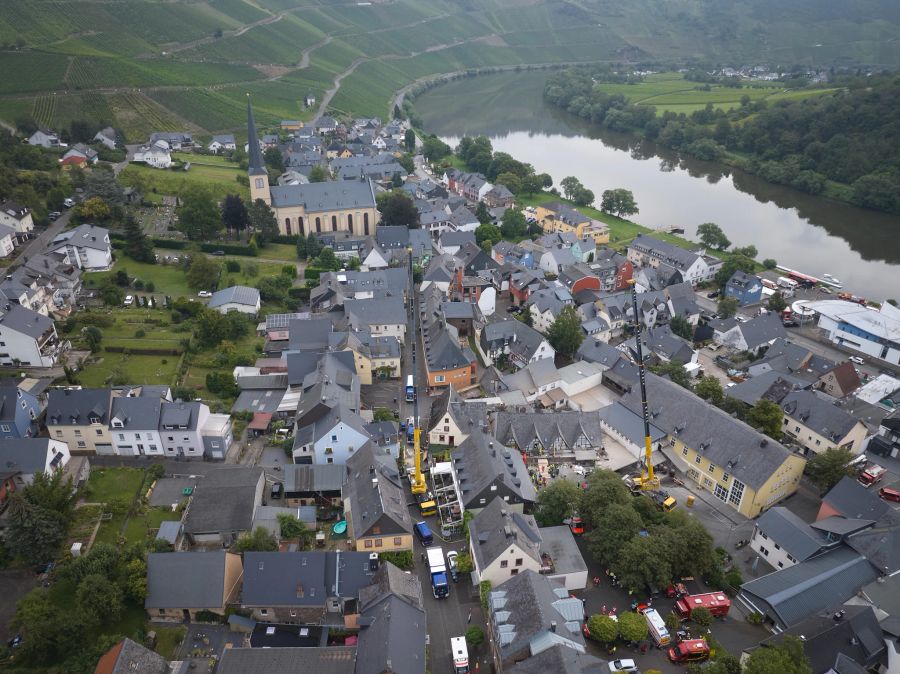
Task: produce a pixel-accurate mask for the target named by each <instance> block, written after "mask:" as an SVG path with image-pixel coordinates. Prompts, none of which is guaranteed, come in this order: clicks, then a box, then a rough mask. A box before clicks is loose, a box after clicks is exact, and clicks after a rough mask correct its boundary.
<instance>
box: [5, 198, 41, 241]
mask: <svg viewBox="0 0 900 674" xmlns="http://www.w3.org/2000/svg"><path fill="white" fill-rule="evenodd" d="M0 225H8V226H10V227H12V228H13V229H14V230H15V231H16V234H17V235H18V238H19V239H22V238H25V237H24V236H22V235H26V234H28V232H30V231H32V230H33V229H34V220H33V219H32V217H31V211H30V210H29V209H28V207H27V206H22V205H21V204H17V203H16V202H14V201H6V202H4V203H3V204H2V205H0Z"/></svg>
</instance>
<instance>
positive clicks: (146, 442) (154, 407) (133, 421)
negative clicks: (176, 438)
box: [109, 395, 165, 456]
mask: <svg viewBox="0 0 900 674" xmlns="http://www.w3.org/2000/svg"><path fill="white" fill-rule="evenodd" d="M161 410H162V399H161V398H159V397H158V396H154V395H147V396H137V397H130V396H127V397H118V398H113V400H112V411H111V412H110V418H109V431H110V435H111V436H112V442H113V451H114V452H115V453H116V454H117V455H119V456H162V455H163V454H164V453H165V451H164V449H163V442H162V437H161V436H160V432H159V416H160V411H161Z"/></svg>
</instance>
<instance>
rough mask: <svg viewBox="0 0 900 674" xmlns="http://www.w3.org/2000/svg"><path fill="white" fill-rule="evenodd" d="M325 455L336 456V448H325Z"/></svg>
mask: <svg viewBox="0 0 900 674" xmlns="http://www.w3.org/2000/svg"><path fill="white" fill-rule="evenodd" d="M325 453H326V454H334V448H333V447H326V448H325Z"/></svg>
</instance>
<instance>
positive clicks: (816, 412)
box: [781, 391, 869, 455]
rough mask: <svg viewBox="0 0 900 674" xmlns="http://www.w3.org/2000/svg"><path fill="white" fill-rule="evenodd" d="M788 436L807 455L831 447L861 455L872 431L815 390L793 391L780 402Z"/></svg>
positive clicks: (784, 429) (784, 427) (785, 431)
mask: <svg viewBox="0 0 900 674" xmlns="http://www.w3.org/2000/svg"><path fill="white" fill-rule="evenodd" d="M781 409H782V410H783V411H784V419H783V421H782V423H783V428H782V430H783V431H784V433H785V435H787V436H788V437H790V438H791V442H792V443H794V444H796V445H799V446H801V447H803V449H804V451H805V452H806V454H807V455H809V453H810V452H812V453H813V454H818V453H820V452H824V451H825V450H826V449H829V448H830V447H837V448H840V449H849V450H850V452H851V453H852V454H859V453H860V452H862V450H863V444H864V443H865V441H866V436H868V434H869V432H868V430H867V429H866V427H865V425H864V424H863V423H862V422H861V421H859V420H858V419H856V418H855V417H853V416H852V415H851V414H849V413H848V412H846V411H844V410H842V409H841V408H840V407H835V406H834V405H832V404H831V403H829V402H826V401H825V400H822V399H821V398H819V397H818V396H817V395H816V394H815V393H813V392H812V391H793V392H791V393H788V395H787V396H786V397H785V398H784V400H782V401H781Z"/></svg>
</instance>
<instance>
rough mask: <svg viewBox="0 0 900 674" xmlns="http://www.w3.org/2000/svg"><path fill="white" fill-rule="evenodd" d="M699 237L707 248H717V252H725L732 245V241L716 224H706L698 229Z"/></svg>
mask: <svg viewBox="0 0 900 674" xmlns="http://www.w3.org/2000/svg"><path fill="white" fill-rule="evenodd" d="M697 236H698V237H699V238H700V243H702V244H703V245H704V246H706V247H707V248H715V249H716V250H725V249H726V248H728V246H730V245H731V241H729V240H728V237H727V236H725V232H723V231H722V228H721V227H719V226H718V225H717V224H716V223H714V222H704V223H703V224H702V225H699V226H698V227H697Z"/></svg>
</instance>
